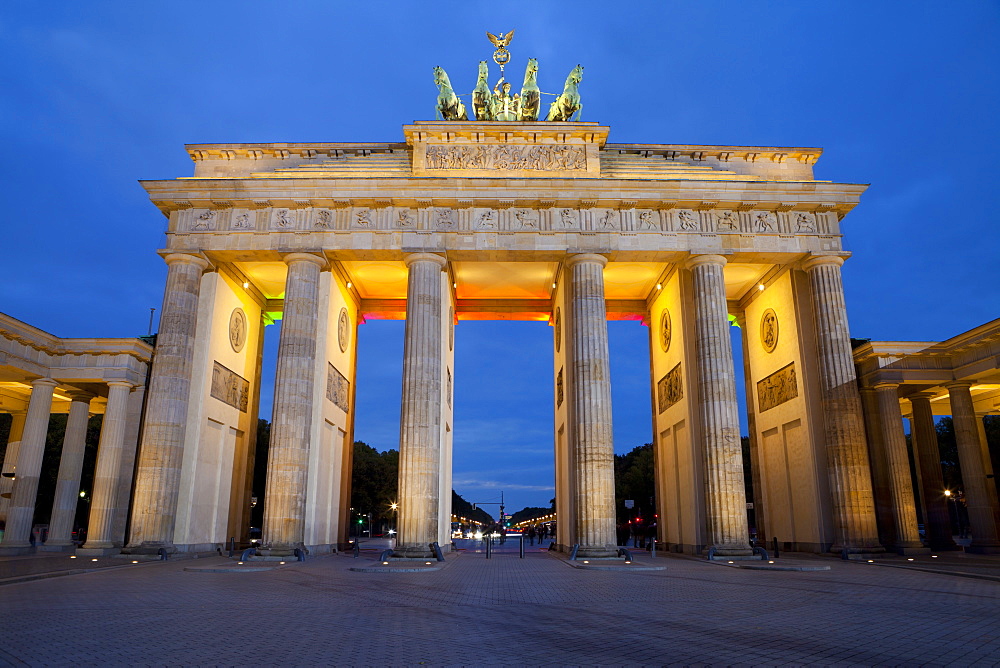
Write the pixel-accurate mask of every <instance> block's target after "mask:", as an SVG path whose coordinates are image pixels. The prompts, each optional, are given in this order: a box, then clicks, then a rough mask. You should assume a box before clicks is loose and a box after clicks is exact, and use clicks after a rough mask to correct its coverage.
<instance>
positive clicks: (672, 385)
mask: <svg viewBox="0 0 1000 668" xmlns="http://www.w3.org/2000/svg"><path fill="white" fill-rule="evenodd" d="M656 396H657V405H658V408H659V410H658V411H657V412H659V413H662V412H663V411H665V410H667V409H668V408H670V407H671V406H673V405H674V404H676V403H677V402H678V401H680V400H681V399H683V398H684V386H683V384H682V383H681V363H680V362H678V363H677V365H676V366H674V368H673V369H671V370H670V371H668V372H667V374H666V375H665V376H664V377H663V378H661V379H660V382H658V383H657V384H656Z"/></svg>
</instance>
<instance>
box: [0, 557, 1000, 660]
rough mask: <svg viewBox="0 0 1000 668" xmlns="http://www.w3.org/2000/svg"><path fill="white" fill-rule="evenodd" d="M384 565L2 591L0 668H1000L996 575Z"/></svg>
mask: <svg viewBox="0 0 1000 668" xmlns="http://www.w3.org/2000/svg"><path fill="white" fill-rule="evenodd" d="M509 549H510V545H509V544H508V550H509ZM371 559H372V555H371V554H370V553H368V554H363V555H362V557H361V558H359V559H354V558H352V557H351V556H350V555H343V554H341V555H334V556H329V557H321V558H315V559H310V560H308V561H306V562H303V563H290V564H287V565H285V566H281V567H279V568H276V569H274V570H270V571H266V572H235V573H233V572H229V573H226V572H223V573H209V572H192V571H190V570H185V569H190V568H205V567H212V566H229V565H232V564H233V562H232V561H230V560H227V559H224V558H221V557H217V558H210V559H199V560H196V561H194V560H187V561H171V562H152V563H145V564H139V565H131V564H127V565H124V566H121V567H118V568H110V569H104V570H98V571H95V572H89V573H83V574H77V575H69V576H64V577H52V578H47V579H40V580H33V581H26V582H20V583H17V584H6V585H3V586H0V665H3V666H8V665H14V666H20V665H69V664H76V665H102V666H104V665H134V664H138V665H247V664H255V665H345V666H347V665H350V666H355V665H358V666H367V665H372V666H382V665H419V664H425V665H483V664H508V665H621V664H643V665H663V664H682V665H683V664H710V665H734V664H756V665H768V664H772V665H773V664H789V663H791V664H806V663H808V664H825V665H831V664H836V665H961V666H971V665H984V666H985V665H997V663H998V662H1000V582H998V581H996V580H991V579H977V578H970V577H959V576H956V575H948V574H941V573H928V572H921V571H914V570H908V569H907V568H905V567H904V568H889V567H885V566H880V565H874V564H867V563H853V562H843V561H840V560H836V559H828V558H819V557H812V558H807V557H794V558H792V559H788V558H783V559H779V560H778V564H779V565H783V566H788V565H807V566H816V565H821V566H829V567H830V570H824V571H806V572H796V571H760V570H745V569H738V568H734V567H730V566H727V565H722V564H711V563H707V562H705V561H698V560H693V559H686V558H669V557H668V558H662V557H661V558H657V559H656V564H657V565H663V566H666V569H664V570H660V571H632V572H622V571H599V570H581V569H577V568H572V567H570V566H569V565H568V564H567V563H566V562H565V561H563V560H561V559H560V558H557V557H556V556H554V555H549V554H546V553H545V552H543V551H539V550H538V549H537V547H535V548H529V550H528V552H527V555H526V558H525V559H519V558H518V557H517V554H516V552H510V551H507V552H499V553H496V554H494V556H493V558H492V559H486V557H485V555H484V554H482V553H477V552H472V551H470V552H464V553H459V554H456V555H450V556H449V557H448V560H447V562H446V563H445V565H444V567H443V568H441V569H440V570H437V571H428V572H422V573H375V574H372V573H359V572H352V571H351V570H350V569H351V567H352V566H357V565H359V564H364V563H368V564H371V563H373V562H372V561H371ZM637 563H639V564H648V563H650V559H649V556H648V554H643V555H641V556H640V557H639V558H638V559H637ZM894 563H897V565H904V566H905V565H906V564H907V563H908V562H906V561H905V560H901V559H900V560H897V561H895V562H894ZM910 563H911V565H912V562H910ZM970 563H974V562H970ZM995 565H996V564H994V566H995ZM966 570H969V568H967V569H966ZM995 571H996V569H995V568H990V567H989V566H988V565H987V566H984V567H982V568H981V572H983V573H987V574H986V575H984V576H983V577H986V578H989V577H991V576H990V575H989V574H988V572H994V573H995Z"/></svg>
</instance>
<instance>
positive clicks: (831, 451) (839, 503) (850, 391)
mask: <svg viewBox="0 0 1000 668" xmlns="http://www.w3.org/2000/svg"><path fill="white" fill-rule="evenodd" d="M843 263H844V260H843V259H842V258H839V257H837V256H819V257H814V258H812V259H810V260H808V261H806V263H805V265H804V267H803V268H804V269H805V271H806V272H808V274H809V287H810V293H811V297H812V306H813V320H814V324H815V329H816V356H817V360H816V361H817V365H818V366H819V369H820V384H821V397H822V399H821V405H822V407H823V418H824V424H825V432H826V453H827V467H828V474H829V478H830V496H831V500H832V502H833V517H834V522H835V526H836V531H837V539H836V542H835V543H834V545H833V547H832V550H833V551H834V552H841V551H842V550H845V549H846V550H847V551H848V552H851V553H861V552H882V551H883V550H884V548H883V547H882V546H881V545H879V542H878V527H877V525H876V522H875V504H874V500H873V498H872V479H871V472H870V469H869V466H868V453H867V452H866V447H865V429H864V418H863V416H862V414H861V398H860V396H859V395H858V386H857V376H856V374H855V370H854V359H853V357H852V356H851V335H850V333H849V331H848V328H847V307H846V305H845V304H844V286H843V283H841V278H840V266H841V265H842V264H843Z"/></svg>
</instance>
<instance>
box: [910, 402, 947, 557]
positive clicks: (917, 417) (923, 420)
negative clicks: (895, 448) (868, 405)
mask: <svg viewBox="0 0 1000 668" xmlns="http://www.w3.org/2000/svg"><path fill="white" fill-rule="evenodd" d="M933 396H934V395H933V394H931V393H930V392H921V393H919V394H913V395H910V406H912V407H913V422H912V423H911V426H912V428H911V430H910V440H911V442H912V443H913V449H914V451H915V452H914V456H915V457H916V458H917V461H918V462H919V463H920V489H921V492H922V495H923V497H924V530H925V531H926V533H927V543H928V545H930V546H931V549H933V550H945V549H951V550H954V549H957V546H956V545H955V541H954V539H953V538H952V533H951V518H950V517H949V516H948V499H947V498H946V497H945V495H944V476H943V474H942V473H941V450H940V449H939V448H938V441H937V430H936V429H935V428H934V413H933V412H932V411H931V397H933Z"/></svg>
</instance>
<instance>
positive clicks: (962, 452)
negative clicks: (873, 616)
mask: <svg viewBox="0 0 1000 668" xmlns="http://www.w3.org/2000/svg"><path fill="white" fill-rule="evenodd" d="M971 386H972V383H970V382H956V383H949V384H947V385H945V387H947V388H948V393H949V394H950V395H951V419H952V422H953V424H954V425H955V440H956V441H957V443H958V464H959V466H960V467H961V469H962V486H963V487H964V488H965V503H966V507H967V508H968V509H969V524H970V525H971V526H972V545H971V546H969V548H967V549H968V551H970V552H986V553H990V554H993V553H997V552H1000V540H997V525H996V521H995V520H994V518H993V507H992V504H991V503H990V494H989V490H988V489H987V487H986V486H987V485H988V484H990V485H992V484H993V481H992V480H989V479H987V477H986V472H985V470H984V468H983V450H982V445H981V444H980V443H979V427H978V426H977V425H976V412H975V409H974V408H973V405H972V393H971V392H970V391H969V388H970V387H971ZM22 447H23V446H22Z"/></svg>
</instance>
